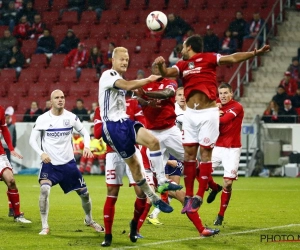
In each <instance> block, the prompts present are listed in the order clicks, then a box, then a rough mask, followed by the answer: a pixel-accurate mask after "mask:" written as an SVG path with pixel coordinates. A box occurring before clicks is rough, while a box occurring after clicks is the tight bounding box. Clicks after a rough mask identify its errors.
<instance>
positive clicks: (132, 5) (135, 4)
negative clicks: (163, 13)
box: [127, 0, 148, 10]
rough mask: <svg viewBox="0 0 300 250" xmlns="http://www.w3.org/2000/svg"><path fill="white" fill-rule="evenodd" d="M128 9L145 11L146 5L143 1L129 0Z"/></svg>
mask: <svg viewBox="0 0 300 250" xmlns="http://www.w3.org/2000/svg"><path fill="white" fill-rule="evenodd" d="M127 7H128V8H129V9H135V10H142V9H147V7H148V6H147V5H146V4H145V1H143V0H130V2H129V5H128V6H127Z"/></svg>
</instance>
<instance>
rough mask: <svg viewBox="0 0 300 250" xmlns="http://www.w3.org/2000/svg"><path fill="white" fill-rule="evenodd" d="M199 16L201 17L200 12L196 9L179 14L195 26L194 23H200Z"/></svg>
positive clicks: (182, 11)
mask: <svg viewBox="0 0 300 250" xmlns="http://www.w3.org/2000/svg"><path fill="white" fill-rule="evenodd" d="M198 15H199V11H198V10H196V9H194V10H191V9H185V10H181V12H180V14H179V16H180V17H181V18H182V19H183V20H184V21H186V22H187V23H188V24H190V25H193V24H194V23H196V22H197V21H198Z"/></svg>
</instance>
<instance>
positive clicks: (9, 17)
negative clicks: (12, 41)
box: [0, 1, 18, 32]
mask: <svg viewBox="0 0 300 250" xmlns="http://www.w3.org/2000/svg"><path fill="white" fill-rule="evenodd" d="M17 13H18V11H17V10H16V8H15V2H14V1H9V3H8V6H7V8H5V7H4V11H3V12H2V13H1V20H0V25H6V26H8V27H9V30H10V32H13V30H14V27H15V24H16V17H17Z"/></svg>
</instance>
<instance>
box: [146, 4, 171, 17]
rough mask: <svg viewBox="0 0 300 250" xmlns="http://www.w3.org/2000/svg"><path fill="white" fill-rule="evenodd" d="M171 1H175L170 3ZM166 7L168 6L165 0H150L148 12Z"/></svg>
mask: <svg viewBox="0 0 300 250" xmlns="http://www.w3.org/2000/svg"><path fill="white" fill-rule="evenodd" d="M173 2H175V1H172V3H171V4H170V5H172V4H173ZM167 7H168V6H167V5H166V1H162V0H150V1H149V4H148V10H149V13H150V12H151V11H154V10H165V9H166V8H167ZM145 20H146V18H145Z"/></svg>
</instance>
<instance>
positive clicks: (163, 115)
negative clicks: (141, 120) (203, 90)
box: [142, 78, 177, 130]
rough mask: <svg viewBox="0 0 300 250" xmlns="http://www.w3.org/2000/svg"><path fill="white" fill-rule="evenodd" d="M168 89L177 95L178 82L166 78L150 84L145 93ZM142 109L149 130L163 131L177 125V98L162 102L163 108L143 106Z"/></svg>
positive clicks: (146, 98) (145, 97)
mask: <svg viewBox="0 0 300 250" xmlns="http://www.w3.org/2000/svg"><path fill="white" fill-rule="evenodd" d="M166 88H169V89H172V90H174V93H175V91H176V89H177V82H176V81H175V80H171V79H167V78H164V79H162V80H161V81H158V82H151V83H148V84H147V85H145V86H144V87H143V89H144V90H145V91H158V90H163V89H166ZM142 98H143V99H145V100H149V99H151V98H150V97H147V96H145V95H144V96H142ZM142 109H143V112H144V116H145V119H146V124H147V128H148V129H151V130H161V129H167V128H171V127H173V126H174V125H175V120H176V114H175V96H172V97H169V98H167V99H164V100H161V108H153V107H150V106H143V107H142Z"/></svg>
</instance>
